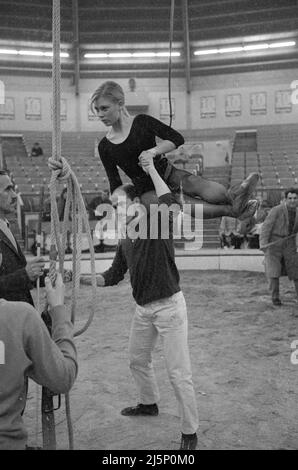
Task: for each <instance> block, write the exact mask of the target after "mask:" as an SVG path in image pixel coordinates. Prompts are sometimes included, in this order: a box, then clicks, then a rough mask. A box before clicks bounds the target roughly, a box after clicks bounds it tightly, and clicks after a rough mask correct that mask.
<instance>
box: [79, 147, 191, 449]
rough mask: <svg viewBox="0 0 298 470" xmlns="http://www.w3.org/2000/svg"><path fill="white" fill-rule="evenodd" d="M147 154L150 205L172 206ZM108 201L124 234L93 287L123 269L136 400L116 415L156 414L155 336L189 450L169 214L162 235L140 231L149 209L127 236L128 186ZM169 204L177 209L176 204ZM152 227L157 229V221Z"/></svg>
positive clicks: (132, 195)
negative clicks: (135, 233)
mask: <svg viewBox="0 0 298 470" xmlns="http://www.w3.org/2000/svg"><path fill="white" fill-rule="evenodd" d="M153 156H154V155H153V152H150V151H146V152H142V155H141V156H140V164H141V166H142V168H143V169H144V171H145V172H146V173H148V174H149V175H150V177H151V178H152V181H153V183H154V186H155V190H156V194H157V197H158V204H157V205H156V206H155V208H156V209H157V210H159V209H160V207H161V205H162V204H163V205H165V206H164V207H166V206H171V205H172V204H175V203H176V198H175V197H174V196H173V195H172V193H171V192H170V190H169V188H168V186H167V184H166V183H165V182H164V181H163V180H162V178H161V177H160V176H159V174H158V172H157V171H156V169H155V167H154V164H153ZM111 200H112V204H113V206H114V207H115V208H117V210H118V211H121V210H122V212H123V207H124V206H125V209H124V210H125V225H126V236H125V238H122V239H121V240H120V242H119V245H118V248H117V252H116V255H115V258H114V260H113V263H112V266H111V267H110V269H108V270H107V271H105V272H104V273H102V274H101V275H99V276H98V278H97V285H99V286H112V285H116V284H118V283H119V282H120V281H121V280H122V279H123V278H124V275H125V273H126V271H127V270H129V273H130V281H131V285H132V290H133V296H134V299H135V301H136V304H137V305H136V311H135V315H134V318H133V321H132V326H131V332H130V339H129V357H130V369H131V372H132V375H133V377H134V380H135V383H136V386H137V389H138V392H139V403H138V404H137V405H136V406H131V407H128V408H124V409H123V410H122V411H121V413H122V415H124V416H140V415H142V416H144V415H149V416H156V415H157V414H158V405H157V403H158V401H159V391H158V386H157V382H156V379H155V374H154V370H153V365H152V351H153V349H154V347H155V344H156V341H157V338H158V335H159V336H160V337H161V339H162V342H163V348H164V355H165V360H166V368H167V372H168V375H169V379H170V382H171V384H172V387H173V389H174V392H175V395H176V398H177V401H178V404H179V411H180V416H181V435H182V436H181V444H180V449H181V450H186V449H195V448H196V446H197V434H196V431H197V428H198V413H197V404H196V397H195V392H194V387H193V382H192V372H191V364H190V357H189V349H188V339H187V334H188V323H187V311H186V305H185V299H184V296H183V293H182V292H181V289H180V286H179V273H178V270H177V267H176V264H175V257H174V244H173V236H172V235H173V233H172V231H173V227H172V217H171V216H170V217H168V222H169V224H168V225H169V234H168V235H167V237H164V236H163V235H165V234H164V233H163V229H161V233H158V236H157V237H153V238H152V236H151V235H150V236H149V237H147V236H146V235H147V234H148V228H150V229H151V230H152V231H151V234H152V233H154V227H152V224H153V223H154V222H153V221H152V219H153V217H152V213H153V212H152V213H150V217H147V214H146V215H145V216H144V217H145V219H146V221H147V223H148V224H147V226H146V224H144V225H143V229H144V226H145V229H144V230H145V231H144V230H143V231H142V227H141V226H142V220H140V224H139V226H140V227H141V229H140V233H143V236H140V237H139V238H137V239H133V238H132V237H131V236H130V233H132V232H131V231H130V228H131V227H133V228H135V221H136V216H135V215H128V213H132V211H131V209H132V207H131V206H132V205H133V204H137V205H138V206H140V199H139V198H138V197H137V194H136V190H135V188H134V186H133V185H132V184H126V185H123V186H120V187H118V188H117V189H116V190H115V191H114V193H113V194H112V196H111ZM142 207H143V206H142ZM172 207H173V206H172ZM175 207H176V208H177V207H178V209H179V206H178V205H177V204H176V206H175ZM129 208H130V209H129ZM166 208H167V209H168V207H166ZM155 221H156V219H155ZM143 222H144V219H143ZM157 224H158V222H157ZM158 226H159V228H160V224H159V225H158ZM165 232H166V230H165ZM144 234H145V236H144ZM88 281H89V280H88ZM87 283H88V282H87Z"/></svg>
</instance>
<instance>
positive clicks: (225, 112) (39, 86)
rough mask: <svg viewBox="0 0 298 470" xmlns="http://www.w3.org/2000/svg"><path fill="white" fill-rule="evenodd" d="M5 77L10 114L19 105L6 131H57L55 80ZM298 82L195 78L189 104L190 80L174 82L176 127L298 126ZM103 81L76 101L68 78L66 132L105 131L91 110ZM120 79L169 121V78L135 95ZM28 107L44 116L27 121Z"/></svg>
mask: <svg viewBox="0 0 298 470" xmlns="http://www.w3.org/2000/svg"><path fill="white" fill-rule="evenodd" d="M0 79H1V80H2V81H3V83H4V85H5V97H6V99H10V100H8V101H10V103H9V104H10V111H9V112H11V105H12V103H13V104H14V115H10V116H8V115H7V114H6V115H5V112H7V109H6V108H5V105H1V104H0V131H19V130H40V131H42V130H51V94H52V91H51V79H47V78H42V77H26V76H24V77H21V76H15V77H12V76H2V77H0ZM111 79H113V77H111ZM297 79H298V69H295V70H294V69H291V70H285V71H264V72H250V73H242V74H235V75H229V74H227V75H213V76H205V77H195V78H193V82H192V88H193V92H192V94H191V96H190V99H189V100H188V96H187V95H186V93H185V82H184V79H182V78H181V79H173V80H172V97H173V101H174V102H173V106H174V112H175V115H174V118H173V124H172V125H173V127H175V128H176V129H180V130H183V129H187V128H188V129H216V128H224V127H234V128H241V127H253V126H258V125H270V124H287V123H296V122H297V120H298V105H291V103H290V101H289V96H290V93H291V88H290V85H291V82H292V81H294V80H297ZM103 81H104V80H95V79H82V80H81V82H80V96H79V97H76V96H75V94H74V87H73V86H72V84H71V81H70V79H63V80H62V95H61V98H62V99H63V101H64V105H65V106H66V109H65V111H66V116H65V119H64V120H62V130H63V131H97V130H99V131H104V130H105V127H104V126H103V125H102V124H101V123H100V122H98V120H97V119H96V118H95V117H94V116H92V115H91V113H90V112H89V111H88V102H89V99H90V96H91V94H92V92H93V91H94V90H95V89H96V87H97V86H98V85H99V84H101V83H102V82H103ZM116 81H117V82H119V83H120V84H121V85H122V86H123V88H124V91H125V92H126V94H127V104H128V105H131V106H135V107H138V106H139V107H140V108H141V109H146V108H147V112H148V113H149V114H151V115H153V116H155V117H157V118H158V119H161V120H162V121H164V122H165V123H168V122H169V117H168V109H167V108H168V106H167V95H168V91H167V79H166V78H163V79H162V78H152V79H148V78H147V79H146V78H144V79H136V90H135V92H129V87H128V79H120V80H118V79H116ZM28 98H31V100H30V103H31V104H30V103H29V105H28ZM11 99H12V100H11ZM32 99H33V100H32ZM35 99H37V102H36V101H34V100H35ZM26 104H27V112H28V106H29V108H30V106H31V107H33V108H34V107H35V108H34V109H35V112H36V109H37V112H39V111H38V109H39V106H40V115H34V116H33V117H32V116H31V117H30V118H28V116H27V118H26ZM252 106H253V107H254V109H251V108H252Z"/></svg>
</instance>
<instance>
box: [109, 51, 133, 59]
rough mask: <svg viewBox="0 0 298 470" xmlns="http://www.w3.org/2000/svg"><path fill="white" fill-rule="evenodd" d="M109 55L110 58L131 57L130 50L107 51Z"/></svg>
mask: <svg viewBox="0 0 298 470" xmlns="http://www.w3.org/2000/svg"><path fill="white" fill-rule="evenodd" d="M109 57H111V58H112V59H114V58H115V59H117V58H119V59H121V58H125V57H132V53H131V52H110V53H109Z"/></svg>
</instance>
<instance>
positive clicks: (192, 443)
mask: <svg viewBox="0 0 298 470" xmlns="http://www.w3.org/2000/svg"><path fill="white" fill-rule="evenodd" d="M197 443H198V436H197V434H196V433H194V434H182V437H181V444H180V450H194V449H196V447H197Z"/></svg>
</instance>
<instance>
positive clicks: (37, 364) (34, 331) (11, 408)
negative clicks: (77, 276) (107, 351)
mask: <svg viewBox="0 0 298 470" xmlns="http://www.w3.org/2000/svg"><path fill="white" fill-rule="evenodd" d="M51 318H52V339H51V338H50V335H49V333H48V330H47V328H46V326H45V324H44V323H43V321H42V319H41V318H40V316H39V314H38V313H37V311H36V310H35V309H34V308H33V307H32V306H31V305H29V304H27V303H25V302H8V301H6V300H4V299H0V450H2V449H8V450H18V449H24V448H25V446H26V442H27V432H26V429H25V427H24V423H23V420H22V416H21V414H22V411H23V410H24V408H25V403H26V386H25V383H26V378H27V377H30V378H31V379H33V380H34V381H35V382H37V383H38V384H40V385H43V386H45V387H47V388H49V389H50V390H52V392H54V393H57V394H58V393H66V392H67V391H68V390H69V389H70V388H71V387H72V385H73V383H74V380H75V378H76V374H77V362H76V349H75V346H74V343H73V340H72V331H73V326H72V323H71V322H70V320H69V319H68V315H67V313H66V311H65V308H64V307H63V306H59V307H55V308H54V309H53V310H52V311H51Z"/></svg>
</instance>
